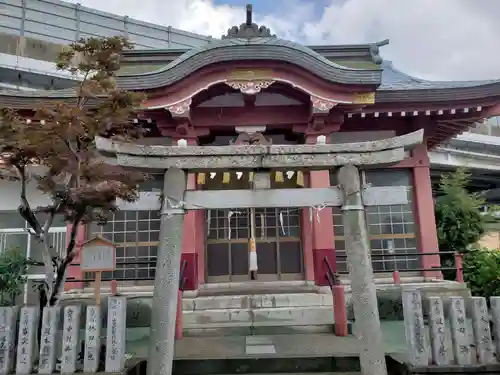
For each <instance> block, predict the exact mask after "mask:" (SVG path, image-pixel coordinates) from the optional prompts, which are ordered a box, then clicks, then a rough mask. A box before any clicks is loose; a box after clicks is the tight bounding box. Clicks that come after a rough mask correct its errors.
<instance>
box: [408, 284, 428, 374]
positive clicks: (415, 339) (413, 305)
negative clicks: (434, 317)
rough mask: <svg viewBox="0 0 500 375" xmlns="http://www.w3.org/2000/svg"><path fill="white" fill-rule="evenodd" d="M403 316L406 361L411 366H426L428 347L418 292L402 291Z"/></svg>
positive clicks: (420, 298)
mask: <svg viewBox="0 0 500 375" xmlns="http://www.w3.org/2000/svg"><path fill="white" fill-rule="evenodd" d="M403 316H404V322H405V336H406V345H407V347H408V361H409V363H410V364H411V365H413V366H428V365H429V346H428V344H427V339H426V337H425V325H424V314H423V312H422V296H421V294H420V291H419V290H416V289H415V290H412V289H407V290H403Z"/></svg>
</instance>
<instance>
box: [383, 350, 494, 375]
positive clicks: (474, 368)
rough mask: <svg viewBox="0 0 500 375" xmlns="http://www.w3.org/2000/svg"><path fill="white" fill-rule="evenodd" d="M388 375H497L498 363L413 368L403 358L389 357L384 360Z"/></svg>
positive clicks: (397, 356) (398, 356)
mask: <svg viewBox="0 0 500 375" xmlns="http://www.w3.org/2000/svg"><path fill="white" fill-rule="evenodd" d="M386 361H387V369H388V372H389V375H417V374H422V375H424V374H443V375H444V374H449V375H451V374H460V375H493V374H495V375H498V374H500V363H495V364H490V365H471V366H459V365H450V366H439V367H438V366H425V367H414V366H411V365H409V364H407V363H405V362H404V360H403V356H400V355H390V356H388V357H387V358H386Z"/></svg>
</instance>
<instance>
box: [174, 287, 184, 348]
mask: <svg viewBox="0 0 500 375" xmlns="http://www.w3.org/2000/svg"><path fill="white" fill-rule="evenodd" d="M183 338H184V335H183V333H182V291H181V290H179V292H178V294H177V315H176V318H175V339H176V340H182V339H183Z"/></svg>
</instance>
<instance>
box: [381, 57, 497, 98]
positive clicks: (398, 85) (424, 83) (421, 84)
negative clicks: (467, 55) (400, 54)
mask: <svg viewBox="0 0 500 375" xmlns="http://www.w3.org/2000/svg"><path fill="white" fill-rule="evenodd" d="M498 82H500V79H497V80H482V81H428V80H425V79H421V78H417V77H413V76H410V75H408V74H406V73H403V72H402V71H400V70H398V69H396V68H395V67H394V65H393V64H392V61H388V60H384V61H383V62H382V84H381V85H380V86H379V88H378V90H379V91H393V90H429V89H455V88H465V87H475V86H483V85H488V84H492V83H498Z"/></svg>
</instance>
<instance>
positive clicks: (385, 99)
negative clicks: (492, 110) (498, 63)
mask: <svg viewBox="0 0 500 375" xmlns="http://www.w3.org/2000/svg"><path fill="white" fill-rule="evenodd" d="M490 97H500V79H496V80H482V81H429V80H425V79H421V78H416V77H412V76H410V75H408V74H405V73H403V72H401V71H400V70H398V69H396V68H395V67H394V65H393V64H392V62H390V61H383V62H382V83H381V85H380V86H379V87H378V88H377V93H376V98H375V101H376V102H377V103H389V102H443V101H450V100H460V99H464V100H482V99H486V98H490Z"/></svg>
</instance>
